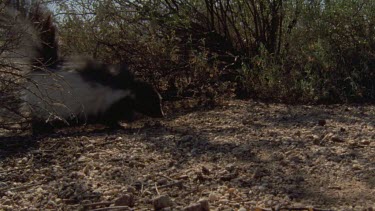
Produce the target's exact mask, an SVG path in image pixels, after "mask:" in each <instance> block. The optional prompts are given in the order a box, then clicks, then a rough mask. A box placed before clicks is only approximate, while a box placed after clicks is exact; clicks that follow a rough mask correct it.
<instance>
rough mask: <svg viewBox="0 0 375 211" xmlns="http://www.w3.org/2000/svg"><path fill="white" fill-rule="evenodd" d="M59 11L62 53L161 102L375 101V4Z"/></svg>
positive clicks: (264, 2) (179, 3)
mask: <svg viewBox="0 0 375 211" xmlns="http://www.w3.org/2000/svg"><path fill="white" fill-rule="evenodd" d="M57 5H58V6H56V5H55V7H54V8H55V9H56V11H57V13H58V14H57V16H56V17H57V20H58V24H59V28H60V35H61V43H62V45H63V50H64V52H65V54H72V53H78V54H86V55H91V56H93V57H95V58H98V59H100V60H103V61H106V62H110V63H112V62H126V63H129V64H130V66H131V69H132V70H133V71H134V72H135V73H136V74H138V75H140V76H142V77H144V78H147V79H149V80H151V81H152V82H153V83H154V84H155V85H157V86H158V87H159V89H161V90H162V91H163V94H164V96H165V97H166V98H167V99H175V98H176V97H177V98H180V97H204V98H207V97H208V98H212V99H214V98H215V99H217V98H220V97H222V96H225V97H226V96H228V95H227V94H230V93H235V94H236V95H237V96H239V97H246V98H247V97H252V98H259V99H263V100H272V101H283V102H289V103H291V102H301V103H336V102H358V101H373V100H374V99H375V85H374V83H373V82H374V79H375V71H374V68H375V35H374V30H375V28H374V27H375V26H374V24H375V13H374V12H373V11H375V2H374V1H368V0H358V1H357V0H345V1H342V0H309V1H306V0H290V1H283V0H257V1H255V0H204V1H197V0H149V1H143V0H131V1H130V0H127V1H126V0H125V1H124V0H111V1H105V0H104V1H103V0H101V1H98V0H81V1H68V2H65V3H58V4H57Z"/></svg>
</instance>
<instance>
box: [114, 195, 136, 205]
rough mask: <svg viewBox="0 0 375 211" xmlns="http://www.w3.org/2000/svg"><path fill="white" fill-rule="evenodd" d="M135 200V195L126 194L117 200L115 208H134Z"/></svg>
mask: <svg viewBox="0 0 375 211" xmlns="http://www.w3.org/2000/svg"><path fill="white" fill-rule="evenodd" d="M134 205H135V198H134V195H133V194H125V195H123V196H120V197H119V198H117V199H116V200H115V206H128V207H134Z"/></svg>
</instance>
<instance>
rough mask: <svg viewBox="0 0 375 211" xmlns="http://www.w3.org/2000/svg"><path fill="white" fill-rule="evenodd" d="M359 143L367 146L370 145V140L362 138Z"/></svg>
mask: <svg viewBox="0 0 375 211" xmlns="http://www.w3.org/2000/svg"><path fill="white" fill-rule="evenodd" d="M361 144H362V145H366V146H367V145H370V144H371V141H370V140H362V141H361Z"/></svg>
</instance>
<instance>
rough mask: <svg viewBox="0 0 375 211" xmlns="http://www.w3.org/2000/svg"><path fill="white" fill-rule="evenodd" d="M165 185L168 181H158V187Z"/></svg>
mask: <svg viewBox="0 0 375 211" xmlns="http://www.w3.org/2000/svg"><path fill="white" fill-rule="evenodd" d="M167 183H168V180H167V179H165V178H163V179H160V180H158V185H166V184H167Z"/></svg>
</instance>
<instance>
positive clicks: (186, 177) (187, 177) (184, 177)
mask: <svg viewBox="0 0 375 211" xmlns="http://www.w3.org/2000/svg"><path fill="white" fill-rule="evenodd" d="M178 179H180V180H186V179H189V176H188V175H186V174H183V175H181V176H179V177H178Z"/></svg>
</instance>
